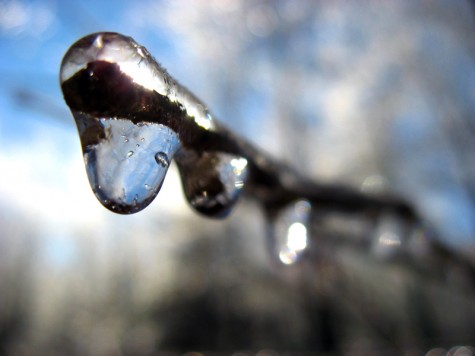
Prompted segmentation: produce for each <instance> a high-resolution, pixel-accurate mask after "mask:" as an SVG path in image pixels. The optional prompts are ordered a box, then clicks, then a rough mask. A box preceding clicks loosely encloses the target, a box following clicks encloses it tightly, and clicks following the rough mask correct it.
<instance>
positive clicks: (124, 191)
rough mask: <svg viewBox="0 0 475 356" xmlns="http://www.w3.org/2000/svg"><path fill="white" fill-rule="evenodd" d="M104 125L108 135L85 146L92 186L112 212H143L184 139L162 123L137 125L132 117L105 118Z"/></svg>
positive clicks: (157, 189) (156, 191)
mask: <svg viewBox="0 0 475 356" xmlns="http://www.w3.org/2000/svg"><path fill="white" fill-rule="evenodd" d="M100 127H102V129H103V130H104V135H105V138H104V139H103V140H101V141H100V142H99V143H97V144H91V145H88V146H86V147H84V161H85V163H86V170H87V175H88V177H89V181H90V183H91V187H92V189H93V191H94V193H95V194H96V197H97V198H98V199H99V200H100V202H101V203H102V204H103V205H104V206H105V207H107V208H108V209H110V210H112V211H115V212H118V213H134V212H137V211H140V210H142V209H143V208H145V207H146V206H147V205H148V204H150V202H151V201H152V200H153V199H154V198H155V196H156V195H157V193H158V191H159V190H160V187H161V186H162V183H163V180H164V178H165V174H166V173H167V170H168V166H169V158H168V157H172V156H173V155H174V154H175V152H176V150H177V149H178V148H179V146H180V141H179V139H178V137H177V135H176V133H175V132H173V131H172V130H170V129H169V128H168V127H166V126H164V125H160V124H140V125H136V124H134V123H132V122H131V121H129V120H123V119H105V118H104V119H100ZM157 157H160V160H157Z"/></svg>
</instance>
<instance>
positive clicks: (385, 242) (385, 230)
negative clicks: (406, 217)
mask: <svg viewBox="0 0 475 356" xmlns="http://www.w3.org/2000/svg"><path fill="white" fill-rule="evenodd" d="M404 230H405V225H404V223H403V222H402V221H400V219H399V218H398V217H397V216H396V215H394V214H391V213H387V214H384V215H383V216H381V217H380V220H379V221H378V223H377V226H376V229H375V234H374V240H373V246H372V249H373V253H374V254H375V255H376V256H377V257H381V258H389V257H392V256H393V255H395V254H397V253H398V252H399V251H400V250H401V246H402V236H403V235H404V234H405V231H404Z"/></svg>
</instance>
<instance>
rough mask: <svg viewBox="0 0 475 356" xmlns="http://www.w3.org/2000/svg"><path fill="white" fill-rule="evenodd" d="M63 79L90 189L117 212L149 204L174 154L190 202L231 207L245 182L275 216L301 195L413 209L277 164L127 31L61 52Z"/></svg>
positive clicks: (215, 210) (215, 211)
mask: <svg viewBox="0 0 475 356" xmlns="http://www.w3.org/2000/svg"><path fill="white" fill-rule="evenodd" d="M60 81H61V88H62V90H63V94H64V98H65V100H66V103H67V104H68V105H69V107H70V109H71V111H72V113H73V116H74V119H75V121H76V124H77V127H78V131H79V135H80V137H81V144H82V149H83V153H84V160H85V163H86V170H87V174H88V177H89V181H90V183H91V186H92V189H93V191H94V193H95V195H96V196H97V198H98V199H99V201H100V202H101V203H102V204H103V205H104V206H105V207H107V208H108V209H110V210H112V211H114V212H117V213H122V214H129V213H135V212H138V211H140V210H142V209H143V208H145V207H146V206H147V205H148V204H150V202H151V201H152V200H153V199H154V198H155V196H156V195H157V193H158V192H159V190H160V187H161V185H162V182H163V180H164V177H165V175H166V172H167V170H168V167H169V165H170V163H171V160H172V159H174V160H175V162H176V163H177V165H178V169H179V171H180V175H181V179H182V183H183V188H184V193H185V195H186V198H187V200H188V202H189V203H190V205H191V206H192V207H193V208H194V209H196V210H197V211H198V212H200V213H202V214H205V215H207V216H213V217H222V216H226V215H227V214H228V213H229V211H230V210H231V209H232V207H233V205H234V204H235V203H236V201H237V199H238V197H239V196H240V194H241V192H242V191H246V192H248V193H250V194H249V196H252V197H254V198H255V199H256V200H257V201H258V202H260V203H261V204H262V205H263V206H264V207H265V208H266V210H267V211H269V213H270V214H271V215H272V211H273V209H274V207H275V208H276V209H277V208H282V207H285V206H289V204H293V203H295V202H300V203H298V204H297V206H298V207H306V208H305V209H304V210H305V214H308V213H307V211H308V209H310V206H311V205H314V204H316V205H318V206H319V208H325V209H334V210H341V211H345V212H353V211H354V212H370V213H371V212H374V211H377V210H378V209H384V210H390V211H392V212H394V213H396V214H400V215H402V216H405V217H409V218H410V217H413V216H414V213H413V211H412V209H411V208H410V206H408V205H407V204H405V203H404V202H403V201H401V200H399V199H396V198H392V197H388V196H384V197H378V198H377V197H373V196H367V195H365V194H362V193H360V192H359V191H357V190H353V189H349V188H346V187H342V186H328V185H321V184H316V183H314V182H311V181H309V180H308V179H306V178H304V177H301V176H300V175H299V174H297V173H296V172H294V171H293V170H292V169H289V168H288V167H287V166H284V165H283V164H280V163H276V162H275V161H274V160H272V159H270V158H269V157H268V156H267V155H265V154H263V153H262V152H260V151H259V150H257V149H256V148H254V147H253V146H252V145H250V144H248V143H247V142H245V141H244V140H242V139H241V138H238V137H236V136H235V135H234V134H233V133H231V132H230V131H229V130H227V129H226V128H225V127H223V126H222V125H221V124H220V123H219V122H217V121H216V120H215V118H214V117H213V116H212V115H211V114H210V112H209V111H208V110H207V108H206V106H205V105H204V104H203V103H202V102H200V101H199V100H198V99H197V98H196V97H195V96H194V95H193V94H191V93H190V92H189V91H188V90H187V89H185V88H184V87H182V86H181V85H180V84H178V83H177V82H176V81H175V80H174V79H173V78H172V77H171V76H170V75H169V74H168V73H167V72H166V70H165V69H163V68H162V67H161V66H160V65H159V64H158V63H157V62H156V61H155V59H154V58H153V57H152V56H151V55H150V53H149V52H148V51H147V50H146V49H145V48H144V47H142V46H140V45H139V44H137V43H136V42H135V41H134V40H133V39H132V38H130V37H127V36H123V35H121V34H117V33H109V32H104V33H96V34H92V35H89V36H86V37H84V38H82V39H80V40H79V41H77V42H76V43H74V44H73V45H72V46H71V48H70V49H69V50H68V51H67V53H66V55H65V56H64V59H63V62H62V65H61V73H60ZM302 202H303V203H302ZM299 209H300V208H299ZM302 209H303V208H302ZM302 211H303V210H302Z"/></svg>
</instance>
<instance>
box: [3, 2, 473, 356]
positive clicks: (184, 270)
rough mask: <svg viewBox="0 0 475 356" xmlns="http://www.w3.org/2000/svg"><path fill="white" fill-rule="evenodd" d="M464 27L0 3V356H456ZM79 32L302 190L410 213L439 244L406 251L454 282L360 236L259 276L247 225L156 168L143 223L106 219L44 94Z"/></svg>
mask: <svg viewBox="0 0 475 356" xmlns="http://www.w3.org/2000/svg"><path fill="white" fill-rule="evenodd" d="M474 14H475V12H474V7H473V5H472V3H471V2H469V1H462V0H460V1H459V0H457V1H453V0H433V1H423V0H419V1H412V0H407V1H399V0H398V1H396V0H394V1H384V2H382V1H376V0H374V1H370V0H365V1H359V2H350V1H342V0H336V1H314V0H308V1H306V0H301V1H291V0H288V1H284V0H277V1H251V0H213V1H204V0H203V1H193V2H191V1H151V0H140V1H101V2H99V1H86V0H82V1H70V2H62V1H59V0H49V1H47V0H44V1H40V0H38V1H33V0H32V1H26V0H11V1H8V0H6V1H5V0H1V1H0V143H1V150H0V169H1V173H0V354H11V355H31V354H49V355H55V354H57V355H62V354H77V355H105V354H107V355H122V354H124V355H129V354H130V355H132V354H133V355H137V354H138V355H140V354H143V355H147V354H155V353H157V352H158V350H169V351H178V352H185V351H201V352H204V351H207V350H208V351H216V350H219V351H226V352H230V353H232V352H237V351H241V352H242V354H246V353H247V354H250V355H251V354H256V353H258V352H259V354H261V355H264V354H269V355H273V354H277V352H279V351H282V350H287V351H292V350H293V351H309V350H319V351H322V352H328V353H329V354H332V353H336V354H340V353H343V354H362V355H363V354H369V353H370V352H373V353H374V354H391V352H392V353H394V354H402V351H404V354H407V355H418V354H421V355H424V354H426V353H428V354H430V355H445V354H446V353H447V352H452V353H451V354H456V352H459V354H464V355H465V354H467V355H470V354H472V352H473V349H470V348H469V346H470V345H472V346H475V331H474V330H475V299H474V295H475V293H474V290H473V287H474V284H473V281H474V279H473V274H471V273H472V272H471V271H472V270H471V268H473V262H474V258H475V205H474V204H475V156H474V155H473V152H475V118H474V115H473V113H474V112H475V40H474V36H473V34H474V29H475V23H474ZM97 31H116V32H121V33H123V34H126V35H129V36H132V37H133V38H134V39H135V40H136V41H137V42H139V43H141V44H143V45H144V46H145V47H147V48H148V49H149V51H150V52H151V53H152V54H153V55H154V56H155V57H156V59H157V60H158V61H159V62H160V63H161V64H162V65H163V66H164V67H165V68H167V69H168V71H169V72H170V73H171V74H172V76H174V77H175V78H176V79H177V80H178V81H179V82H181V83H182V84H183V85H185V86H186V87H188V88H189V89H190V90H191V91H192V92H194V93H195V94H196V95H197V96H198V97H200V98H201V99H202V100H203V101H204V102H205V103H207V105H208V106H209V108H210V110H211V111H212V112H213V113H214V114H215V116H216V117H217V118H218V120H220V121H221V122H222V123H224V124H225V125H226V126H228V127H229V128H231V129H232V130H233V131H235V132H236V133H237V134H239V135H241V136H243V137H245V138H247V139H248V140H249V141H251V142H253V143H254V144H255V145H257V146H258V147H260V148H261V149H262V150H264V151H266V152H268V153H269V154H271V155H272V156H274V157H276V158H278V159H280V160H282V161H285V162H287V163H288V164H289V165H291V166H293V167H294V168H295V169H297V170H299V171H300V172H301V173H303V174H305V175H307V176H309V177H311V178H313V179H315V180H318V181H320V182H331V183H342V184H347V185H349V186H351V187H353V188H355V189H363V190H364V191H368V192H372V191H377V192H391V193H393V194H396V195H399V196H401V197H404V198H406V199H408V200H409V201H410V202H411V203H412V204H414V206H416V208H417V209H418V210H419V212H420V213H421V215H422V216H423V217H424V218H425V219H426V221H427V224H429V225H430V226H431V227H432V229H433V230H434V231H436V232H437V234H434V235H431V236H429V237H427V236H425V237H424V238H425V239H430V238H432V239H437V241H438V242H439V243H440V244H441V245H442V246H445V248H446V249H447V250H448V251H449V253H450V254H453V256H455V259H456V260H457V259H458V258H460V260H463V261H468V262H467V263H468V265H469V267H463V268H462V267H460V266H458V265H456V266H455V265H453V264H448V265H445V264H442V263H441V262H440V260H439V259H431V253H429V256H428V259H429V260H430V263H431V264H432V265H431V267H430V268H431V269H434V268H437V269H438V273H437V274H439V275H440V277H441V278H440V279H438V278H433V277H432V275H431V277H430V278H429V277H426V275H424V274H420V273H418V272H417V271H415V270H414V269H413V268H410V267H407V266H406V265H405V264H404V263H402V264H401V263H398V264H394V263H392V262H391V261H387V260H385V259H381V258H378V256H376V257H375V256H374V253H373V252H374V251H371V249H365V248H360V243H359V242H358V241H362V240H365V238H366V237H365V236H363V237H361V236H359V237H358V236H357V238H355V240H354V241H353V242H355V243H354V244H352V243H353V242H352V243H350V244H347V243H345V244H342V245H339V244H334V243H333V242H331V241H330V242H329V241H328V239H326V238H327V237H326V236H320V239H321V240H322V241H324V243H322V245H324V246H326V247H325V248H326V250H325V251H326V252H325V253H324V254H323V256H321V258H320V259H319V257H318V256H319V254H318V248H319V246H318V244H316V246H315V250H316V251H317V253H314V254H312V258H310V259H308V260H307V261H303V262H302V263H297V264H295V265H293V266H283V265H279V264H278V263H276V261H275V260H274V259H273V257H272V256H271V254H269V252H268V249H267V247H266V246H267V242H266V241H267V240H266V239H267V237H266V236H267V233H266V231H267V222H266V219H265V215H264V214H263V212H262V211H261V210H260V209H259V207H258V206H257V205H256V204H254V203H252V202H248V201H243V202H240V203H239V204H238V206H237V208H236V209H235V211H234V212H233V214H232V215H231V216H230V217H229V218H228V219H226V220H223V221H219V220H218V221H217V220H209V219H206V218H204V217H201V216H198V215H196V214H194V213H193V212H192V211H191V209H190V208H189V207H188V206H187V203H186V201H185V200H184V198H183V195H182V190H181V183H180V181H179V178H178V174H177V172H176V170H175V169H173V168H172V169H171V172H169V174H168V176H167V179H166V181H165V184H164V186H163V187H162V190H161V192H160V194H159V195H158V197H157V198H156V200H155V201H154V202H153V203H152V204H151V206H149V207H148V208H147V209H146V210H144V211H143V212H140V213H138V214H136V215H133V216H120V215H115V214H113V213H111V212H109V211H107V210H106V209H104V208H103V207H102V206H101V205H100V203H99V202H98V201H96V199H95V197H94V195H93V193H92V191H91V189H90V187H89V183H88V180H87V176H86V173H85V169H84V164H83V158H82V153H81V148H80V143H79V137H78V135H77V132H76V127H75V125H74V121H73V119H72V116H71V114H70V112H69V110H68V108H67V106H66V105H65V103H64V101H63V99H62V94H61V91H60V87H59V79H58V72H59V66H60V63H61V60H62V56H63V54H64V53H65V51H66V50H67V49H68V47H69V46H70V45H71V44H72V43H73V42H75V41H76V40H77V39H79V38H80V37H83V36H84V35H87V34H89V33H92V32H97ZM172 167H173V166H172ZM332 223H333V224H334V225H335V224H336V225H337V228H336V230H338V231H345V233H347V232H348V231H350V232H351V233H350V234H349V235H358V234H361V231H365V232H364V233H363V234H367V230H364V229H363V230H361V229H358V228H356V229H354V228H353V226H354V225H355V221H354V219H353V220H351V219H346V218H343V219H342V218H340V219H338V218H337V219H333V220H332ZM356 224H358V222H356ZM354 231H357V232H356V233H355V232H354ZM337 235H338V234H337ZM325 239H326V240H325ZM379 257H380V256H379ZM426 257H427V256H426ZM444 261H445V260H444ZM447 266H448V267H447ZM464 266H465V265H464ZM464 345H465V346H464ZM272 350H273V351H272ZM450 350H451V351H450ZM231 351H232V352H231ZM462 352H468V353H462Z"/></svg>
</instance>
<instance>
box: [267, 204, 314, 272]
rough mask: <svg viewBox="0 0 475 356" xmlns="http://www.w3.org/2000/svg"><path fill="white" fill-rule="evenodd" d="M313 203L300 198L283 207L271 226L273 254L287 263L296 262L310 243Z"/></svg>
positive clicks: (272, 220)
mask: <svg viewBox="0 0 475 356" xmlns="http://www.w3.org/2000/svg"><path fill="white" fill-rule="evenodd" d="M310 212H311V205H310V203H309V202H308V201H306V200H298V201H296V202H293V203H291V204H289V205H286V206H285V207H283V208H282V209H281V210H280V211H279V212H278V213H277V214H276V216H275V217H274V218H272V219H271V223H270V226H269V230H270V231H269V232H270V234H269V237H270V247H271V250H272V254H273V255H274V256H276V257H278V259H279V260H280V261H281V262H282V263H283V264H286V265H291V264H294V263H296V262H297V261H298V260H299V259H300V258H301V256H302V255H303V253H304V252H305V250H306V249H307V248H308V246H309V243H310V227H309V226H310Z"/></svg>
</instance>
